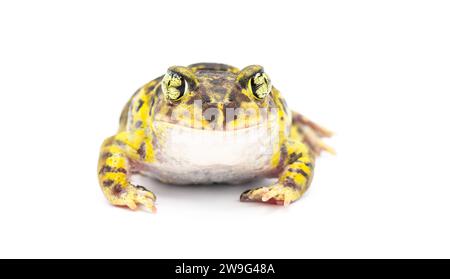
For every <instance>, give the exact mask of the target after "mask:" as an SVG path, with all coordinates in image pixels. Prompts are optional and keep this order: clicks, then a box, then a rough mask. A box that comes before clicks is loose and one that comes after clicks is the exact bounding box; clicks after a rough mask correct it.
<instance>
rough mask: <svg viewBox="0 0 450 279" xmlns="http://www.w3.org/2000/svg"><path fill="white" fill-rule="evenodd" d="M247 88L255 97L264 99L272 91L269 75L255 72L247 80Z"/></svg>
mask: <svg viewBox="0 0 450 279" xmlns="http://www.w3.org/2000/svg"><path fill="white" fill-rule="evenodd" d="M248 90H250V92H251V93H252V94H253V96H255V97H256V98H257V99H260V100H261V99H264V98H265V97H266V96H267V95H269V93H270V91H272V84H271V82H270V78H269V76H268V75H267V74H266V73H264V72H262V73H256V74H255V75H254V76H253V77H252V78H250V79H249V80H248Z"/></svg>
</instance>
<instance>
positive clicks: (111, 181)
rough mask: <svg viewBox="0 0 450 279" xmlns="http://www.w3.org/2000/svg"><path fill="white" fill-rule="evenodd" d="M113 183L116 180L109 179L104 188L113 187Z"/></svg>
mask: <svg viewBox="0 0 450 279" xmlns="http://www.w3.org/2000/svg"><path fill="white" fill-rule="evenodd" d="M113 183H114V180H112V179H107V180H105V181H103V186H104V187H109V186H111V185H112V184H113Z"/></svg>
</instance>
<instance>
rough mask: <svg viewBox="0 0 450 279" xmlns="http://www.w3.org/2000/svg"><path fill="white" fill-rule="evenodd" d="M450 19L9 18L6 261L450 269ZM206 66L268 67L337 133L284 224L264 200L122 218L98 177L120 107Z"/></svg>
mask: <svg viewBox="0 0 450 279" xmlns="http://www.w3.org/2000/svg"><path fill="white" fill-rule="evenodd" d="M449 14H450V6H449V4H448V2H446V1H308V3H305V2H300V1H286V2H283V1H272V2H268V1H261V0H259V1H231V0H227V1H222V2H217V1H195V2H192V3H189V1H174V0H172V1H154V2H150V1H121V2H119V1H71V2H69V1H2V2H1V4H0V119H1V120H0V121H1V129H2V132H1V136H0V143H1V146H2V151H1V157H0V172H1V176H0V222H1V223H0V257H2V258H9V257H14V258H16V257H18V258H28V257H33V258H34V257H36V258H61V257H64V258H78V257H88V258H98V257H107V258H112V257H126V258H135V257H137V258H141V257H143V258H144V257H145V258H147V257H148V258H162V257H163V258H180V257H183V258H187V257H189V258H198V257H200V258H209V257H218V258H228V257H239V258H252V257H256V258H265V257H268V258H379V257H383V258H384V257H387V258H403V257H406V258H416V257H426V258H429V257H439V258H441V257H447V258H448V257H450V240H449V235H450V224H449V213H450V202H449V199H450V183H449V180H450V179H449V176H450V175H449V171H448V167H449V158H450V152H449V151H450V150H449V140H450V133H449V127H448V121H449V118H450V112H449V108H448V105H449V100H448V95H449V94H450V79H449V77H450V51H449V50H450V17H449ZM203 61H209V62H222V63H228V64H231V65H235V66H237V67H244V66H246V65H249V64H255V63H256V64H261V65H263V66H264V67H265V69H266V71H267V73H268V74H269V75H270V76H271V78H272V81H273V83H274V85H275V86H276V87H277V88H278V89H280V90H281V92H282V93H283V94H284V95H285V97H286V99H287V101H288V104H289V106H290V107H291V108H292V109H295V110H298V111H301V112H302V113H303V114H305V115H307V116H309V117H310V118H311V119H313V120H315V121H317V122H319V123H321V124H322V125H324V126H326V127H328V128H330V129H332V130H333V131H335V132H336V136H335V137H334V138H333V139H331V140H330V141H328V143H329V144H331V145H332V146H334V147H335V148H336V150H337V151H338V155H337V156H334V157H333V156H328V155H326V156H323V157H321V158H320V160H319V161H318V162H317V168H316V177H315V180H314V182H313V184H312V187H311V188H310V191H309V192H308V193H307V194H306V195H305V196H304V197H303V198H302V199H301V200H300V201H298V202H297V203H295V204H293V205H292V206H290V207H288V208H283V207H275V206H264V205H261V204H247V203H246V204H243V203H240V202H239V201H238V197H239V194H240V193H241V192H242V191H243V190H245V189H247V188H248V187H250V185H241V186H200V187H181V186H171V185H162V184H158V183H156V182H154V181H147V183H148V184H149V185H151V188H152V189H153V190H154V192H155V193H156V194H157V196H158V201H157V206H158V213H157V214H150V213H148V212H143V211H138V212H133V211H130V210H126V209H122V208H116V207H113V206H110V205H109V204H108V203H107V202H106V200H105V198H104V197H103V195H102V192H101V191H100V188H99V186H98V184H97V177H96V164H97V156H98V152H99V147H100V144H101V142H102V140H103V139H104V138H105V137H107V136H110V135H112V134H113V133H114V132H115V131H116V129H117V127H118V117H119V114H120V111H121V109H122V106H123V105H124V104H125V103H126V101H127V99H128V98H129V97H130V96H131V94H132V93H133V92H134V91H135V90H136V89H137V88H138V87H139V86H141V85H142V84H144V83H146V82H147V81H149V80H151V79H153V78H155V77H157V76H159V75H161V74H163V73H164V72H165V70H166V69H167V67H169V66H171V65H174V64H177V65H188V64H191V63H195V62H203ZM180 152H182V151H180ZM260 183H261V182H260ZM263 183H267V182H265V181H263Z"/></svg>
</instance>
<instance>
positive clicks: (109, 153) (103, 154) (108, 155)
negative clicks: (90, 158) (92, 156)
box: [101, 152, 113, 160]
mask: <svg viewBox="0 0 450 279" xmlns="http://www.w3.org/2000/svg"><path fill="white" fill-rule="evenodd" d="M112 156H113V154H112V153H111V152H105V153H102V155H101V158H102V160H106V159H108V158H109V157H112Z"/></svg>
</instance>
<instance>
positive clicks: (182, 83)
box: [178, 79, 186, 97]
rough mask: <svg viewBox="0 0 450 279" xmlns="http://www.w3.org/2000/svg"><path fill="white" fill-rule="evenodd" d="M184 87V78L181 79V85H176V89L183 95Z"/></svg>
mask: <svg viewBox="0 0 450 279" xmlns="http://www.w3.org/2000/svg"><path fill="white" fill-rule="evenodd" d="M185 89H186V82H184V79H181V85H180V86H179V87H178V91H179V92H180V96H179V97H181V96H183V95H184V90H185Z"/></svg>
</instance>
